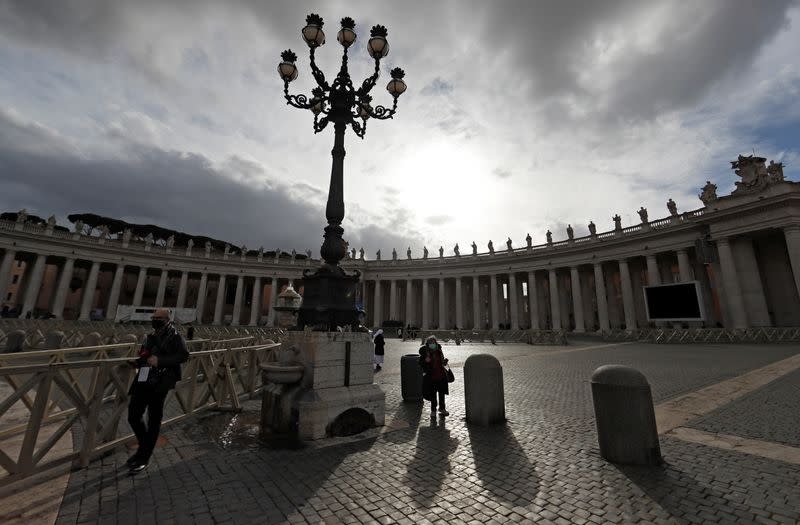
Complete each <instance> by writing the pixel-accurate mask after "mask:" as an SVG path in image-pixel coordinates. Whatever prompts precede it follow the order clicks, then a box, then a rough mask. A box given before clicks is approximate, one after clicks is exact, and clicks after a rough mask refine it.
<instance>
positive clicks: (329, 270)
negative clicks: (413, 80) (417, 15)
mask: <svg viewBox="0 0 800 525" xmlns="http://www.w3.org/2000/svg"><path fill="white" fill-rule="evenodd" d="M341 23H342V28H341V29H340V30H339V33H338V35H337V36H336V39H337V40H338V41H339V43H340V44H341V45H342V47H343V48H344V52H343V54H342V67H341V69H340V70H339V73H338V74H337V75H336V78H335V79H334V81H333V83H332V84H328V82H327V81H326V80H325V75H324V74H323V73H322V71H321V70H320V69H319V68H318V67H317V64H316V62H315V61H314V52H315V51H316V49H317V48H318V47H319V46H321V45H323V44H324V43H325V33H324V32H323V30H322V26H323V21H322V17H320V16H319V15H316V14H310V15H308V16H307V17H306V26H305V27H304V28H303V29H302V31H301V33H302V35H303V40H305V42H306V44H308V47H309V49H310V56H311V74H312V75H313V76H314V80H315V81H316V82H317V87H315V88H314V89H313V90H312V91H311V93H312V97H311V99H309V98H308V97H306V96H305V95H290V94H289V82H291V81H292V80H294V79H295V78H297V67H296V66H295V64H294V63H295V61H296V60H297V55H295V54H294V53H293V52H292V51H291V50H286V51H284V52H283V53H281V58H282V59H283V61H282V62H281V63H280V64H278V74H279V75H280V77H281V78H282V79H283V86H284V87H283V93H284V96H285V97H286V103H287V104H289V105H291V106H294V107H296V108H300V109H308V110H311V112H312V113H313V114H314V133H319V132H320V131H322V130H323V129H325V128H326V127H327V125H328V124H329V123H333V129H334V141H333V150H332V151H331V155H332V156H333V164H332V167H331V183H330V188H329V190H328V204H327V206H326V208H325V217H326V218H327V220H328V225H327V226H326V227H325V235H324V238H325V240H324V242H323V243H322V248H321V249H320V254H321V255H322V259H323V261H324V263H323V264H322V266H321V267H320V268H318V269H317V270H306V271H304V272H303V278H304V289H305V293H304V294H303V295H304V296H303V305H302V307H301V308H300V312H299V315H298V328H300V329H303V328H304V327H306V326H311V327H313V328H314V329H316V330H325V331H334V330H336V327H337V326H353V327H355V326H356V325H357V324H358V312H357V310H356V307H355V290H356V286H357V284H358V280H359V277H360V273H359V272H358V271H356V272H355V274H354V275H347V274H346V273H345V271H344V270H343V269H342V268H341V267H340V266H339V261H341V260H342V259H343V258H344V256H345V252H346V251H347V246H346V244H345V242H344V239H343V238H342V233H344V230H343V229H342V227H341V224H342V220H344V187H343V186H344V184H343V178H344V155H345V150H344V132H345V129H347V126H348V125H350V127H351V128H352V129H353V131H354V132H355V134H356V135H357V136H359V137H361V138H362V139H363V138H364V134H365V133H366V131H367V120H368V119H370V118H375V119H379V120H386V119H390V118H392V117H394V114H395V110H396V109H397V98H398V97H399V96H400V95H401V94H402V93H403V92H404V91H405V90H406V83H405V82H404V81H403V76H404V75H405V73H404V72H403V70H402V69H400V68H399V67H398V68H394V69H393V70H392V71H391V76H392V80H390V81H389V84H388V85H387V86H386V89H387V90H388V91H389V94H390V95H391V96H392V98H393V104H392V107H391V108H386V107H384V106H376V107H372V105H371V103H372V97H371V96H370V94H369V92H370V91H371V90H372V88H373V87H375V83H376V81H377V80H378V76H379V74H380V61H381V59H382V58H383V57H385V56H386V55H387V54H388V53H389V43H388V42H387V41H386V35H387V31H386V28H385V27H383V26H381V25H376V26H374V27H373V28H372V30H371V31H370V39H369V41H368V42H367V52H368V53H369V55H370V56H371V57H372V58H373V59H374V60H375V71H374V73H373V74H372V75H371V76H369V77H367V78H366V79H365V80H364V82H362V84H361V87H360V88H358V89H356V88H354V87H353V82H352V81H351V80H350V74H349V73H348V71H347V50H348V49H349V48H350V46H351V45H353V43H354V42H355V41H356V33H355V31H354V28H355V25H356V24H355V22H354V21H353V19H352V18H349V17H345V18H343V19H342V22H341Z"/></svg>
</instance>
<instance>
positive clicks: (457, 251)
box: [453, 243, 461, 257]
mask: <svg viewBox="0 0 800 525" xmlns="http://www.w3.org/2000/svg"><path fill="white" fill-rule="evenodd" d="M453 253H455V254H456V257H460V256H461V251H460V250H459V249H458V243H456V245H455V246H454V247H453Z"/></svg>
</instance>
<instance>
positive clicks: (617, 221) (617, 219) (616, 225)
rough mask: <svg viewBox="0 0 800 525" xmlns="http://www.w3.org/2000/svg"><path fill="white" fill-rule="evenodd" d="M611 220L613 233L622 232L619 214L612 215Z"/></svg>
mask: <svg viewBox="0 0 800 525" xmlns="http://www.w3.org/2000/svg"><path fill="white" fill-rule="evenodd" d="M611 220H613V221H614V231H621V230H622V217H620V216H619V214H616V215H614V216H613V217H611Z"/></svg>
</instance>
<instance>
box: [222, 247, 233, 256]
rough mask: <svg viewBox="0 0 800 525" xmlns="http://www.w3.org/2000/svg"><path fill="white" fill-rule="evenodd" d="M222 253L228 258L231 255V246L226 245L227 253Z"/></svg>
mask: <svg viewBox="0 0 800 525" xmlns="http://www.w3.org/2000/svg"><path fill="white" fill-rule="evenodd" d="M222 253H223V255H224V256H225V257H227V256H228V254H229V253H231V246H230V245H229V244H226V245H225V251H224V252H222Z"/></svg>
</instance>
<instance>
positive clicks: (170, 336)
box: [139, 324, 189, 390]
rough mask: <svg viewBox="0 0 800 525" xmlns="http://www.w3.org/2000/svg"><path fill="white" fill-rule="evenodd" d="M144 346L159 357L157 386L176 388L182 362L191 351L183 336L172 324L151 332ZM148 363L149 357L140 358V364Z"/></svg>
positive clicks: (187, 357)
mask: <svg viewBox="0 0 800 525" xmlns="http://www.w3.org/2000/svg"><path fill="white" fill-rule="evenodd" d="M142 346H143V347H144V348H145V349H147V350H148V351H149V352H150V355H154V356H156V357H157V358H158V366H157V367H156V370H155V372H157V376H158V380H157V382H156V385H155V386H156V388H158V389H160V390H170V389H173V388H175V383H177V382H178V381H180V380H181V363H185V362H186V361H187V360H188V359H189V351H188V350H187V349H186V341H185V340H184V339H183V336H182V335H181V334H179V333H178V331H177V330H175V327H174V326H172V325H171V324H170V325H168V326H166V327H165V328H164V329H163V330H162V331H161V332H160V333H157V332H153V333H152V334H149V335H148V336H147V339H145V341H144V344H143V345H142ZM146 364H147V359H145V358H139V365H140V366H141V365H146Z"/></svg>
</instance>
